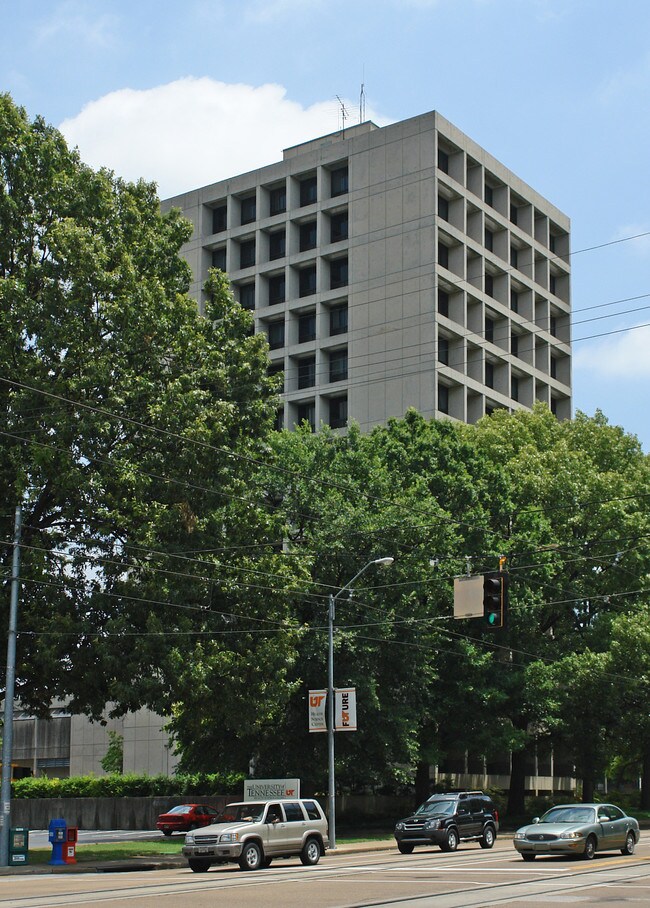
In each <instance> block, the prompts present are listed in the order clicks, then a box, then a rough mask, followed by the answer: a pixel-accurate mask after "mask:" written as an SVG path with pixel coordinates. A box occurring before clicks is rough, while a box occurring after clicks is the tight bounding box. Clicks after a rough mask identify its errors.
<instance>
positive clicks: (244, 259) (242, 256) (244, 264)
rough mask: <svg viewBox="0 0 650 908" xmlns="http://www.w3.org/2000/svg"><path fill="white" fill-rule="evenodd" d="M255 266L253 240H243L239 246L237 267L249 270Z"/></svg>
mask: <svg viewBox="0 0 650 908" xmlns="http://www.w3.org/2000/svg"><path fill="white" fill-rule="evenodd" d="M254 264H255V240H244V242H243V243H240V244H239V267H240V268H250V267H251V266H252V265H254Z"/></svg>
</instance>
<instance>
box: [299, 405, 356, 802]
mask: <svg viewBox="0 0 650 908" xmlns="http://www.w3.org/2000/svg"><path fill="white" fill-rule="evenodd" d="M347 421H348V398H347V396H345V397H332V398H331V399H330V426H331V427H332V428H333V429H340V428H342V427H343V426H345V425H347ZM305 806H307V805H305ZM307 813H308V814H309V817H310V819H312V820H315V819H318V817H314V816H312V815H311V814H310V813H309V808H307Z"/></svg>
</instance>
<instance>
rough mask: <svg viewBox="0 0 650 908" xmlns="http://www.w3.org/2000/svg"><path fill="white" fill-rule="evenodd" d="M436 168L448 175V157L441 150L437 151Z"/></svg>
mask: <svg viewBox="0 0 650 908" xmlns="http://www.w3.org/2000/svg"><path fill="white" fill-rule="evenodd" d="M438 168H439V169H440V170H442V172H443V173H449V155H448V154H447V152H446V151H444V150H443V149H442V148H439V149H438Z"/></svg>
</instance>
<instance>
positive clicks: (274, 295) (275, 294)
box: [269, 274, 285, 306]
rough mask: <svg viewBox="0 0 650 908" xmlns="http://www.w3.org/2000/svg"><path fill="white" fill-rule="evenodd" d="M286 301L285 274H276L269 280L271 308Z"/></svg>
mask: <svg viewBox="0 0 650 908" xmlns="http://www.w3.org/2000/svg"><path fill="white" fill-rule="evenodd" d="M284 300H285V280H284V274H274V275H273V276H272V277H270V278H269V306H274V305H275V304H276V303H283V302H284Z"/></svg>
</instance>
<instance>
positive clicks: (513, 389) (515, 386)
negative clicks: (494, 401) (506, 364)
mask: <svg viewBox="0 0 650 908" xmlns="http://www.w3.org/2000/svg"><path fill="white" fill-rule="evenodd" d="M510 397H512V399H513V400H519V379H518V377H517V376H516V375H513V376H512V378H511V379H510Z"/></svg>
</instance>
